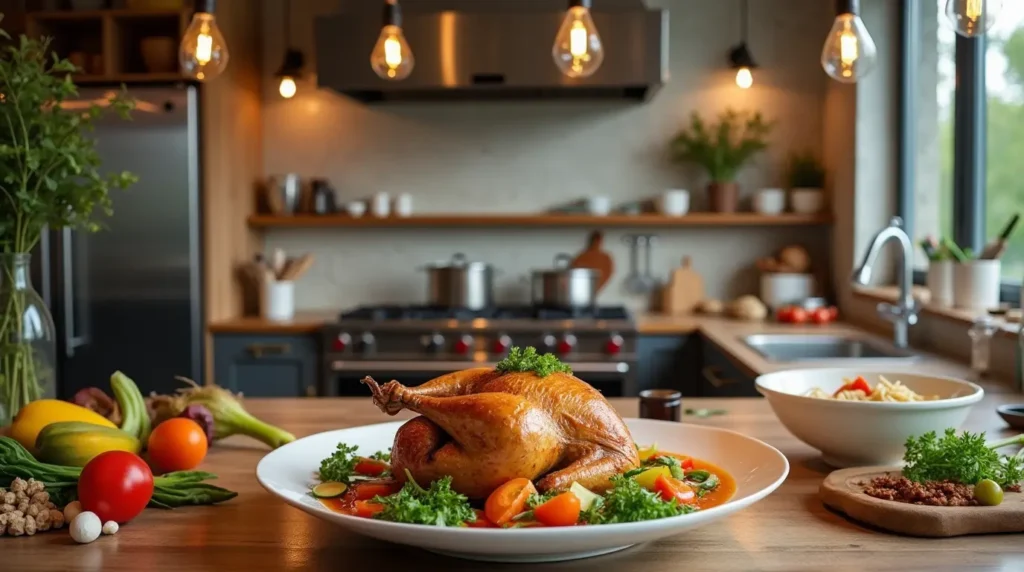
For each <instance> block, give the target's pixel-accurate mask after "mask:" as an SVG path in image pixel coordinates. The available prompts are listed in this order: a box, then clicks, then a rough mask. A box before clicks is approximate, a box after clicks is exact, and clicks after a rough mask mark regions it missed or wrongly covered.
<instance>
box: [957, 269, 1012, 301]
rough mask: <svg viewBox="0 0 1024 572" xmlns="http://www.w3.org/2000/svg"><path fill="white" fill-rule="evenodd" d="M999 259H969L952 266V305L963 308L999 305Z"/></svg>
mask: <svg viewBox="0 0 1024 572" xmlns="http://www.w3.org/2000/svg"><path fill="white" fill-rule="evenodd" d="M1000 271H1001V265H1000V264H999V260H969V261H967V262H962V263H960V264H955V265H954V266H953V305H954V306H956V307H957V308H961V309H964V310H988V309H990V308H995V307H997V306H999V287H1000V281H1001V275H1000Z"/></svg>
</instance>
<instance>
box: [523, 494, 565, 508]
mask: <svg viewBox="0 0 1024 572" xmlns="http://www.w3.org/2000/svg"><path fill="white" fill-rule="evenodd" d="M558 495H559V492H558V491H548V492H546V493H544V494H532V495H530V498H528V499H526V506H527V508H529V509H531V510H532V509H535V508H537V507H539V506H540V505H542V504H544V503H546V502H548V501H549V500H551V499H553V498H555V497H557V496H558Z"/></svg>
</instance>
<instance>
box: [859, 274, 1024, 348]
mask: <svg viewBox="0 0 1024 572" xmlns="http://www.w3.org/2000/svg"><path fill="white" fill-rule="evenodd" d="M853 294H854V296H858V297H861V298H867V299H869V300H874V301H877V302H895V301H896V299H897V298H899V288H898V287H896V286H867V287H854V289H853ZM913 294H914V298H916V299H917V300H918V301H919V302H922V303H923V304H922V306H921V312H922V313H923V314H927V315H929V316H936V317H939V318H943V319H946V320H950V321H953V322H958V323H961V324H964V325H965V326H969V325H971V324H973V323H974V319H975V318H977V317H978V316H979V315H980V314H978V313H976V312H972V311H969V310H958V309H956V308H946V307H941V306H935V305H933V304H930V303H929V302H928V300H930V299H931V293H930V292H929V291H928V289H927V288H925V287H923V286H914V288H913ZM1017 315H1018V316H1019V313H1018V314H1017ZM997 319H1000V320H1002V322H1001V323H1000V324H999V335H1000V336H1005V337H1011V338H1015V337H1017V331H1018V330H1019V329H1020V323H1019V321H1005V318H1002V317H999V318H997ZM1018 320H1019V317H1018Z"/></svg>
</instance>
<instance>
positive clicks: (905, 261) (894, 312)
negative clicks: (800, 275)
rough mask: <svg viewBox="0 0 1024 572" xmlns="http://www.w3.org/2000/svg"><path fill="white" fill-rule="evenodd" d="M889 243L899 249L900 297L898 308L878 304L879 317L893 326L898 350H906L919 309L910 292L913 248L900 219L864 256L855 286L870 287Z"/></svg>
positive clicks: (894, 339)
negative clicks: (891, 242)
mask: <svg viewBox="0 0 1024 572" xmlns="http://www.w3.org/2000/svg"><path fill="white" fill-rule="evenodd" d="M890 240H895V241H897V242H898V243H899V245H900V276H899V280H900V297H899V299H898V300H896V303H895V304H888V303H882V304H879V305H878V315H879V316H881V317H882V318H884V319H886V320H889V321H890V322H892V323H893V343H894V344H895V345H896V347H898V348H905V347H907V345H908V344H907V331H908V330H909V329H910V326H913V325H914V324H916V323H917V311H918V306H917V302H916V301H915V300H914V294H913V292H912V291H911V288H912V287H913V285H914V261H913V257H914V244H913V242H911V240H910V236H909V235H907V233H906V231H904V230H903V220H902V219H901V218H900V217H898V216H896V217H892V220H891V221H889V226H887V227H885V228H883V229H882V230H881V231H880V232H879V233H878V234H876V235H875V238H874V239H873V240H872V241H871V246H870V247H869V248H868V251H867V254H865V255H864V261H863V262H861V265H860V267H858V268H857V269H856V270H854V272H853V283H854V284H858V285H860V286H867V285H868V283H869V282H870V281H871V272H872V270H873V265H874V264H875V261H876V259H877V258H878V253H879V252H881V250H882V248H883V247H884V246H885V245H886V243H887V242H889V241H890Z"/></svg>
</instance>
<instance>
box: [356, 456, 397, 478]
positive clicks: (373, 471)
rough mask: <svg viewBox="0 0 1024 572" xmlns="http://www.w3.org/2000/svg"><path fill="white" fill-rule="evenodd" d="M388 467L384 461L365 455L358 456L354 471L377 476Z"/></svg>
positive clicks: (388, 468)
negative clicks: (368, 457)
mask: <svg viewBox="0 0 1024 572" xmlns="http://www.w3.org/2000/svg"><path fill="white" fill-rule="evenodd" d="M390 469H391V465H389V464H387V463H385V462H384V461H378V460H376V459H367V458H366V457H359V458H358V460H357V461H356V466H355V471H356V473H358V474H360V475H366V476H369V477H379V476H381V475H383V474H384V473H385V472H387V471H388V470H390Z"/></svg>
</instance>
